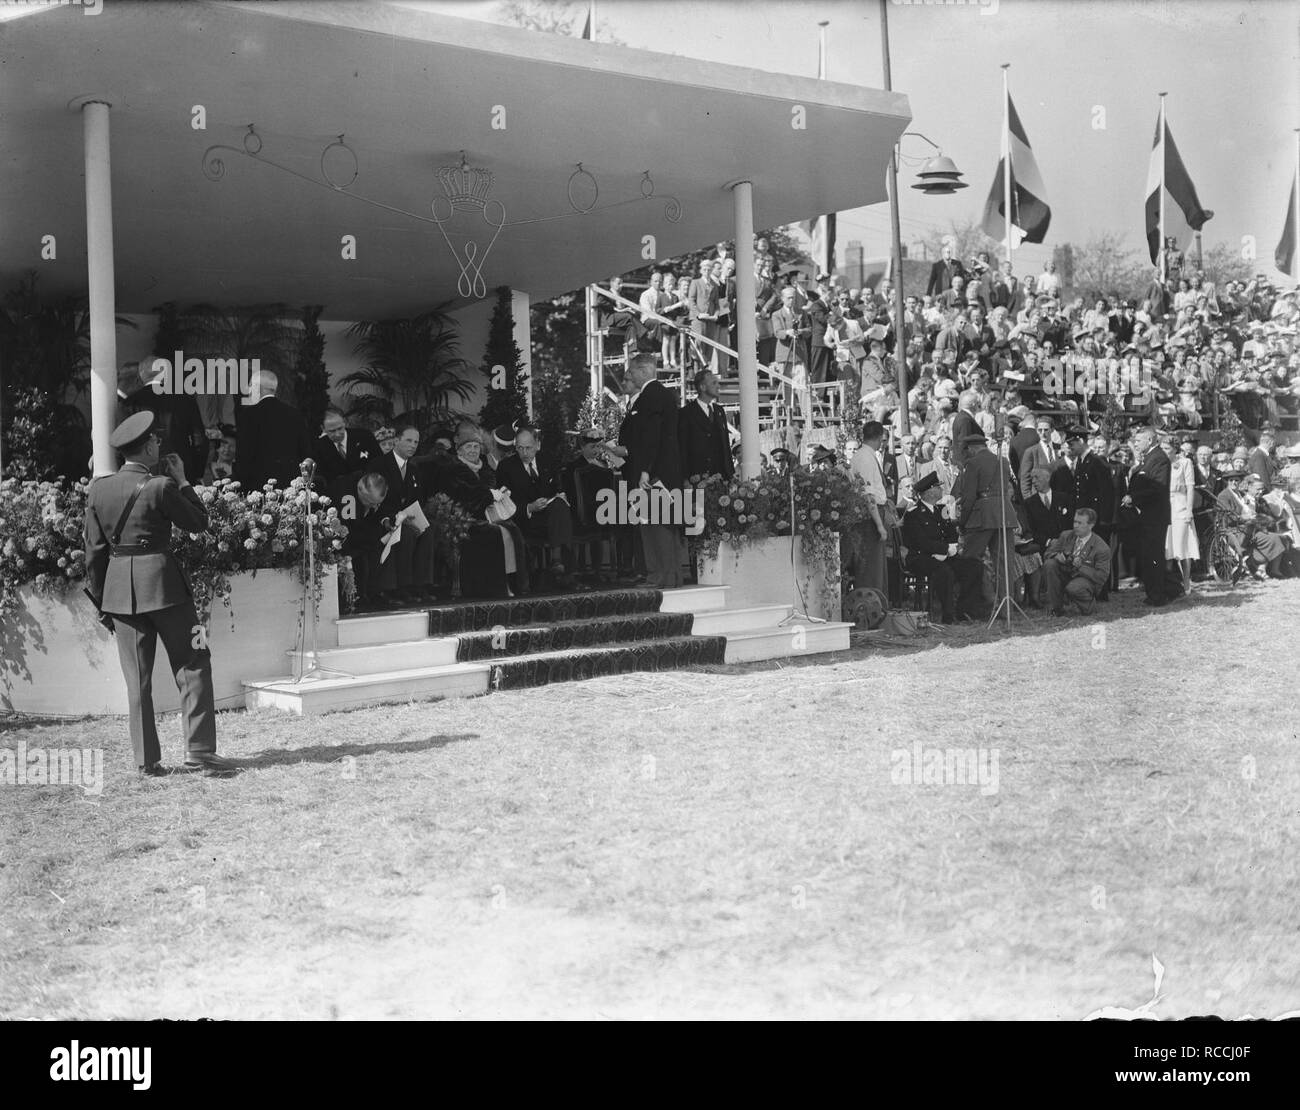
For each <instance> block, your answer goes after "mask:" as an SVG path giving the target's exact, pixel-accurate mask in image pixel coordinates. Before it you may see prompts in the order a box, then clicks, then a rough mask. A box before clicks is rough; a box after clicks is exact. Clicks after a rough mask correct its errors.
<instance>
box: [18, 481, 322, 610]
mask: <svg viewBox="0 0 1300 1110" xmlns="http://www.w3.org/2000/svg"><path fill="white" fill-rule="evenodd" d="M89 486H90V483H89V481H85V480H83V481H79V482H76V483H73V484H72V485H67V484H64V483H59V482H33V481H17V480H15V479H6V480H5V481H4V482H2V483H0V535H3V536H4V537H5V539H4V541H3V543H0V615H4V614H5V613H9V612H12V611H13V610H14V609H15V608H16V607H17V604H18V590H19V587H21V586H24V585H27V584H31V585H32V586H33V587H34V588H35V589H36V590H37V592H39V593H42V594H49V593H51V592H55V591H66V589H67V588H68V587H70V586H72V585H74V584H76V583H79V582H81V581H82V580H84V578H85V576H86V565H85V554H84V550H83V545H84V522H85V514H86V491H87V489H88V488H89ZM194 491H195V493H196V494H198V497H199V500H200V501H202V502H203V505H204V508H206V509H207V510H208V528H207V530H206V531H203V532H188V533H186V532H182V531H180V530H179V529H174V530H173V532H172V547H171V550H172V552H173V554H174V555H175V556H176V559H177V561H178V562H179V563H180V565H181V568H182V570H183V571H184V572H185V575H186V577H187V578H188V580H189V583H190V588H191V590H192V591H193V593H194V605H195V608H196V609H197V610H198V613H199V618H200V620H203V621H204V622H206V621H207V619H208V616H209V614H210V613H211V610H212V603H213V602H214V601H216V600H220V601H221V602H222V603H223V604H225V605H226V607H227V608H229V606H230V590H231V587H230V575H232V574H237V573H239V572H240V571H256V570H260V569H263V568H296V569H297V570H298V571H299V574H300V577H301V580H302V581H303V582H304V583H306V582H307V578H308V558H307V555H308V551H307V517H308V513H310V514H311V522H312V533H313V541H314V547H313V550H312V555H313V556H314V562H315V565H316V567H317V570H318V573H317V575H316V593H317V596H316V602H317V603H319V601H320V591H321V589H322V582H321V577H320V574H319V570H320V569H323V568H324V567H326V566H331V565H334V564H336V563H338V562H339V561H340V560H341V558H342V554H343V553H342V547H343V539H344V537H345V536H346V535H347V531H346V529H345V528H344V526H343V523H342V521H340V520H339V516H338V511H337V510H336V509H334V508H333V507H332V506H330V504H329V499H328V498H326V497H321V496H320V495H319V494H317V493H315V492H312V491H309V490H308V488H307V484H306V481H305V479H302V478H295V479H294V480H293V482H292V483H290V485H289V488H288V489H284V490H281V489H277V488H276V483H275V482H274V481H271V482H268V483H267V485H266V486H265V488H264V489H262V490H254V491H253V492H251V493H248V494H246V495H245V494H242V493H241V492H240V489H239V483H237V482H233V481H230V480H228V479H221V480H219V481H218V482H216V484H214V485H212V486H195V487H194Z"/></svg>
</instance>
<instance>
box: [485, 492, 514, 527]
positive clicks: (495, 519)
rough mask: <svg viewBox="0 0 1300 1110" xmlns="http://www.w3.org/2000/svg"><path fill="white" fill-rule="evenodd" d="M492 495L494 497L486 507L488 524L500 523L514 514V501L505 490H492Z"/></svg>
mask: <svg viewBox="0 0 1300 1110" xmlns="http://www.w3.org/2000/svg"><path fill="white" fill-rule="evenodd" d="M492 496H493V497H494V498H496V500H495V501H493V502H492V504H491V505H489V506H488V507H487V511H486V514H485V515H486V516H487V522H488V523H489V524H501V523H504V522H505V521H507V520H509V519H510V518H511V517H512V516H514V515H515V503H514V499H513V498H511V496H510V494H508V493H507V492H506V491H505V490H493V491H492Z"/></svg>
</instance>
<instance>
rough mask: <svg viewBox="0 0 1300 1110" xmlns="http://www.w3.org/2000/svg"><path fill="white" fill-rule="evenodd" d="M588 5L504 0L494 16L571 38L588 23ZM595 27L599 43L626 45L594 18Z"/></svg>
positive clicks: (506, 21)
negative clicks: (597, 31) (595, 21)
mask: <svg viewBox="0 0 1300 1110" xmlns="http://www.w3.org/2000/svg"><path fill="white" fill-rule="evenodd" d="M588 10H589V9H588V6H587V5H586V4H581V3H547V2H543V0H505V3H503V4H501V5H500V6H499V7H498V8H497V15H498V16H499V17H500V19H501V22H502V23H509V24H512V25H513V26H515V27H523V28H524V29H525V30H527V31H541V32H543V33H545V34H552V35H568V36H569V37H570V38H574V37H576V36H578V35H579V34H581V33H582V28H583V25H584V24H585V23H586V22H587V12H588ZM596 19H597V27H598V30H599V39H600V41H601V42H609V43H613V44H614V45H616V46H626V45H627V43H625V42H624V41H623V40H622V39H621V38H619V37H618V36H617V35H615V34H613V33H611V32H610V31H609V30H608V29H607V28H606V27H605V26H604V25H603V24H601V23H600V16H599V15H597V17H596Z"/></svg>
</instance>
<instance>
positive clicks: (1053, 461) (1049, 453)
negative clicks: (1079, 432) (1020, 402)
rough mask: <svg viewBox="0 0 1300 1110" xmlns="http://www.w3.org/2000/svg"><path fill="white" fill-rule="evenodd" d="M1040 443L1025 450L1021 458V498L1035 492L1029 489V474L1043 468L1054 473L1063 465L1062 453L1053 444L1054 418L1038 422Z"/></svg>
mask: <svg viewBox="0 0 1300 1110" xmlns="http://www.w3.org/2000/svg"><path fill="white" fill-rule="evenodd" d="M1037 427H1038V442H1037V443H1036V444H1034V445H1033V446H1031V447H1028V448H1026V449H1025V451H1024V453H1023V454H1022V455H1021V456H1020V475H1019V476H1020V491H1021V496H1023V497H1028V496H1029V495H1030V494H1031V493H1033V490H1031V489H1030V488H1029V474H1030V472H1031V471H1033V470H1035V469H1037V468H1039V467H1042V468H1043V469H1045V470H1048V471H1052V470H1055V469H1056V468H1057V467H1058V466H1061V465H1063V463H1062V459H1061V452H1060V451H1059V450H1058V449H1057V447H1056V445H1055V443H1053V442H1052V418H1051V417H1050V416H1040V417H1039V418H1038V420H1037Z"/></svg>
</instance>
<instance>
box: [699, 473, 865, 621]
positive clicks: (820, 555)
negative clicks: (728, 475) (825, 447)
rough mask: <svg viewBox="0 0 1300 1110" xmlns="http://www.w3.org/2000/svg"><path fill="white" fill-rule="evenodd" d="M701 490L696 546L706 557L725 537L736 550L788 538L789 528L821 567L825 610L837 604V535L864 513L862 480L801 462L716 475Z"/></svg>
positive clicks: (812, 562)
mask: <svg viewBox="0 0 1300 1110" xmlns="http://www.w3.org/2000/svg"><path fill="white" fill-rule="evenodd" d="M792 482H793V494H794V495H793V499H792V498H791V483H792ZM700 488H701V490H702V492H703V497H704V508H703V513H704V530H703V532H702V533H701V535H700V541H701V543H700V549H701V551H702V552H703V554H704V555H706V556H708V557H709V558H713V559H716V558H717V556H718V548H719V545H720V544H721V543H722V542H723V541H724V540H725V541H726V542H727V543H729V544H731V545H732V546H733V547H735V548H737V549H739V548H741V547H743V546H744V545H745V544H748V543H755V542H757V541H759V540H764V539H767V538H769V537H771V536H788V535H790V534H791V531H792V530H793V532H794V533H795V534H796V535H798V536H799V542H800V544H801V546H802V548H803V554H804V559H805V560H806V562H807V563H808V565H809V566H820V567H822V568H825V571H826V574H825V593H826V597H825V598H824V600H825V601H826V603H827V606H826V607H827V609H828V610H833V609H834V608H835V607H836V606H837V605H838V602H839V594H840V577H839V574H838V573H837V572H836V570H835V568H836V567H837V566H838V555H839V552H840V534H841V533H847V532H848V531H849V530H850V529H851V528H852V527H853V526H854V525H856V524H860V523H862V522H863V521H865V520H866V519H867V517H868V508H867V491H866V487H865V486H864V485H863V483H862V479H861V478H859V477H858V476H857V475H856V474H853V473H852V472H850V471H848V470H846V469H843V468H841V467H829V468H827V469H824V470H822V469H819V470H811V469H809V468H808V467H803V466H799V467H795V468H793V470H791V471H789V472H788V473H787V472H782V471H779V470H774V469H766V470H763V471H762V472H761V473H760V474H759V475H758V477H757V478H749V479H745V478H739V477H737V478H733V479H730V480H727V479H724V478H722V477H721V476H719V475H714V476H712V477H710V478H708V479H706V480H705V481H704V482H703V483H702V485H701V487H700ZM792 518H793V519H792Z"/></svg>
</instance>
